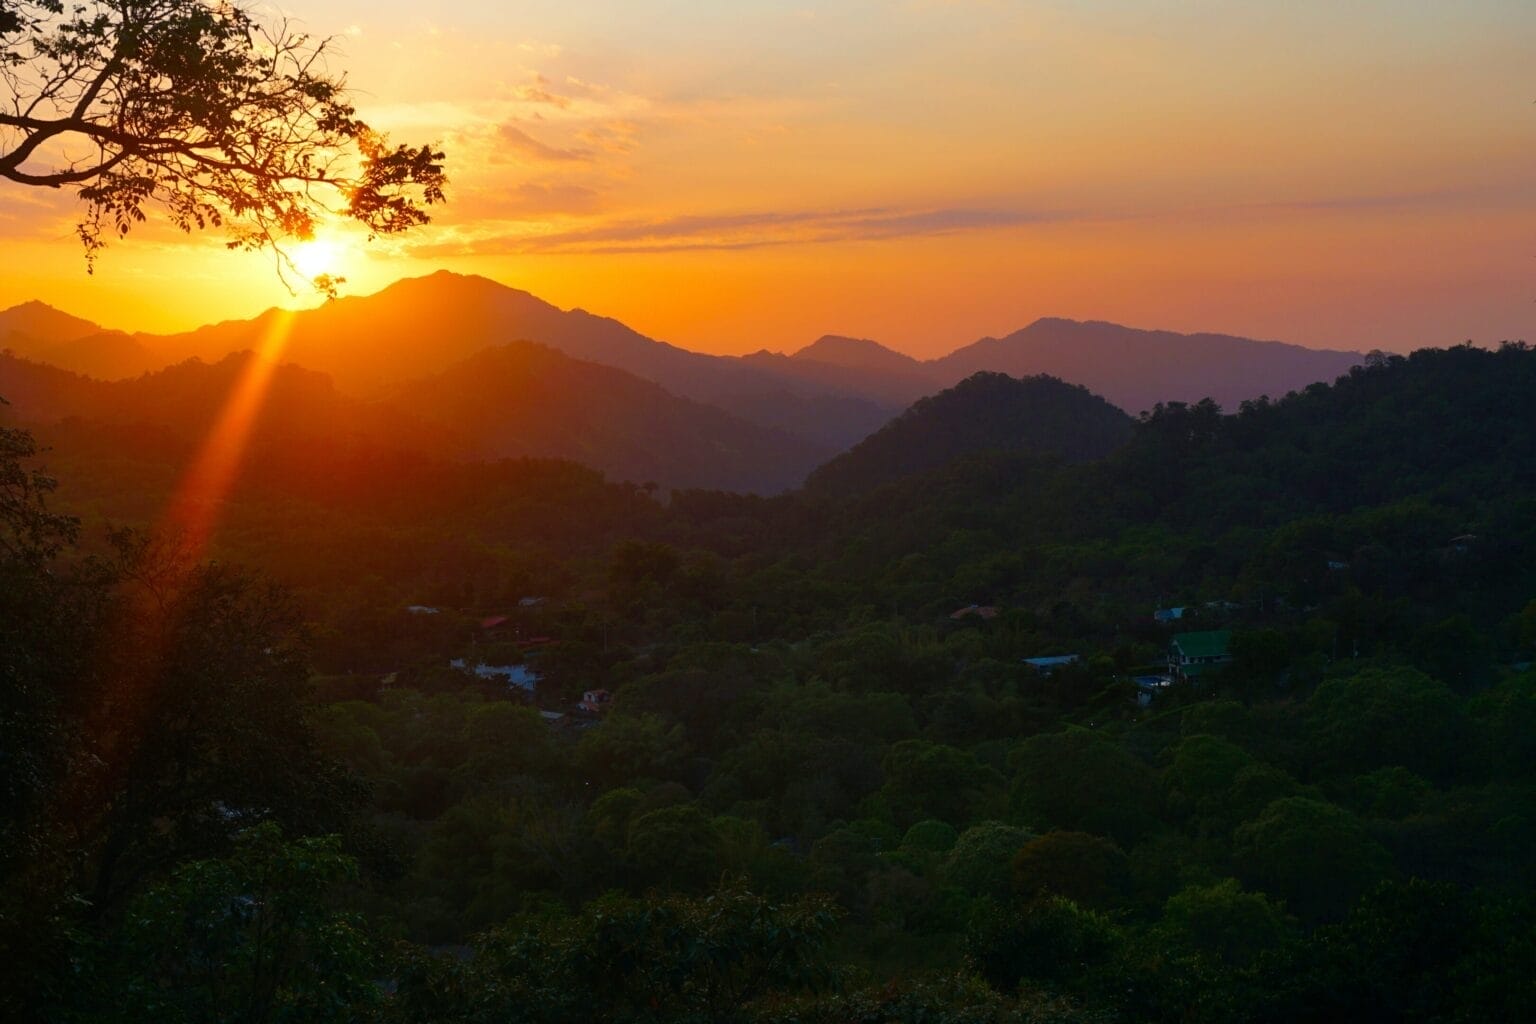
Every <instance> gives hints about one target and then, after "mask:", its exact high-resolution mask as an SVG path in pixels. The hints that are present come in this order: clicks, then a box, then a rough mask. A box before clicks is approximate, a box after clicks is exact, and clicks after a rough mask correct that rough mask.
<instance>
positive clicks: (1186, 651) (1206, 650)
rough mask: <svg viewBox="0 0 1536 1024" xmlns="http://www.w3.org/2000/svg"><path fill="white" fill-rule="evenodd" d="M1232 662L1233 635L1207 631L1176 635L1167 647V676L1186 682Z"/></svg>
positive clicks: (1229, 632) (1212, 630)
mask: <svg viewBox="0 0 1536 1024" xmlns="http://www.w3.org/2000/svg"><path fill="white" fill-rule="evenodd" d="M1231 660H1232V631H1231V630H1230V629H1207V630H1201V631H1200V632H1196V633H1177V634H1175V635H1174V637H1173V640H1172V642H1171V643H1169V645H1168V674H1169V675H1170V676H1172V677H1173V678H1174V679H1177V680H1180V681H1182V682H1188V681H1191V680H1194V679H1198V678H1199V677H1200V676H1202V675H1204V674H1205V673H1207V672H1209V671H1210V670H1211V669H1213V668H1215V667H1216V666H1218V665H1225V664H1226V663H1228V662H1230V661H1231Z"/></svg>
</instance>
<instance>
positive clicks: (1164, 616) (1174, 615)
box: [1152, 605, 1189, 625]
mask: <svg viewBox="0 0 1536 1024" xmlns="http://www.w3.org/2000/svg"><path fill="white" fill-rule="evenodd" d="M1188 610H1189V608H1188V607H1186V606H1184V605H1180V606H1179V607H1177V608H1159V609H1157V610H1156V611H1155V612H1153V613H1152V621H1153V622H1156V623H1158V624H1160V625H1161V624H1165V623H1169V622H1178V621H1179V620H1180V619H1182V618H1183V617H1184V613H1185V612H1187V611H1188Z"/></svg>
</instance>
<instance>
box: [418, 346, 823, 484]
mask: <svg viewBox="0 0 1536 1024" xmlns="http://www.w3.org/2000/svg"><path fill="white" fill-rule="evenodd" d="M391 402H392V404H394V405H397V406H400V407H401V408H407V409H411V410H412V411H413V412H415V413H416V414H417V415H419V416H421V417H423V418H425V419H427V420H429V421H432V422H435V423H438V424H440V425H442V426H443V427H444V428H445V429H448V430H451V431H452V433H453V434H454V436H455V438H456V443H455V445H454V448H455V450H456V451H458V452H460V453H461V454H468V455H473V456H477V457H486V458H498V457H509V456H526V455H537V456H546V457H550V456H552V457H557V458H565V459H571V460H572V461H575V462H580V463H582V464H584V465H588V466H592V467H594V468H597V469H601V470H603V471H604V472H605V473H607V474H608V475H609V476H611V477H616V478H618V479H625V480H633V481H636V482H643V481H655V482H658V483H660V484H662V485H663V486H672V487H707V488H716V489H729V490H739V491H761V492H774V491H780V490H784V489H786V488H788V487H791V486H793V485H794V484H796V483H798V482H799V481H800V480H801V479H803V478H804V476H805V473H806V472H807V471H808V469H809V468H810V467H811V466H813V465H815V464H816V462H817V461H819V460H820V459H822V458H824V457H825V456H826V455H827V454H828V452H829V451H830V449H828V448H825V447H820V446H816V445H813V444H811V443H810V442H807V441H805V440H803V439H801V438H798V437H794V436H792V435H789V434H786V433H784V432H782V431H778V430H774V429H771V428H768V427H763V426H760V425H758V424H755V423H750V422H748V421H746V420H744V419H741V418H739V417H736V416H732V415H730V414H728V413H726V412H723V411H721V410H720V409H717V408H715V407H714V406H711V405H706V404H704V403H701V402H695V401H692V400H690V399H686V398H679V397H677V396H675V395H673V394H670V393H669V392H667V391H666V390H665V389H664V388H662V387H661V386H659V385H657V384H654V383H652V382H650V381H646V380H642V379H640V378H639V377H636V376H634V375H633V374H629V373H625V372H624V371H622V370H617V369H614V368H612V367H608V366H600V365H598V364H596V363H590V362H585V361H582V360H577V359H572V358H570V357H569V356H566V355H564V354H562V353H560V352H556V351H555V350H553V349H551V348H548V347H545V346H543V345H537V344H533V343H531V342H513V343H511V344H508V345H502V346H498V347H496V348H490V349H486V350H484V351H481V352H478V353H476V354H475V355H473V356H471V357H469V358H468V359H466V360H465V361H463V362H462V363H459V364H458V365H456V366H454V367H451V368H450V369H448V370H445V371H444V372H442V373H440V374H437V375H435V376H432V377H430V378H427V379H425V380H421V381H415V382H411V383H409V384H406V385H403V386H402V387H401V388H399V389H398V390H397V391H396V392H395V393H394V394H393V395H392V396H391Z"/></svg>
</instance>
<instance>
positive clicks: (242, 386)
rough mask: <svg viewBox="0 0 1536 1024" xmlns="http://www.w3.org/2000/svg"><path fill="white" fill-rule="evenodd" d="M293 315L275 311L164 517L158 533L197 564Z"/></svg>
mask: <svg viewBox="0 0 1536 1024" xmlns="http://www.w3.org/2000/svg"><path fill="white" fill-rule="evenodd" d="M294 316H295V314H294V313H293V312H292V311H291V310H276V311H274V312H273V314H272V322H271V323H270V324H268V325H267V330H266V333H265V335H264V336H263V337H262V340H261V342H260V344H259V345H257V347H256V349H255V350H254V351H253V352H251V354H250V357H249V358H248V359H247V360H246V363H245V366H244V367H243V368H242V369H241V371H240V376H239V379H238V380H237V381H236V382H235V386H234V388H233V389H232V390H231V391H230V394H229V399H228V401H226V402H225V403H224V407H223V409H221V410H220V412H219V415H218V418H217V419H216V420H215V421H214V424H213V426H212V428H211V429H210V430H209V432H208V436H207V437H206V438H205V439H204V440H203V444H202V446H201V447H200V448H199V449H198V452H197V455H196V456H195V457H194V458H193V460H192V462H191V464H190V465H189V466H188V467H187V470H186V472H185V473H184V474H183V475H182V477H181V480H180V481H179V482H178V483H177V486H176V490H175V491H174V492H173V494H172V496H171V499H170V501H169V503H168V504H167V506H166V510H165V514H164V516H162V518H161V528H160V530H159V531H157V532H160V533H162V534H166V535H173V536H176V537H177V538H178V541H179V544H180V545H181V546H182V547H183V549H184V550H185V551H186V553H187V555H189V556H190V557H191V558H192V559H193V560H197V559H200V558H201V557H203V555H204V553H205V552H206V550H207V547H208V542H209V540H210V539H211V538H212V536H213V532H214V530H215V529H216V528H217V526H218V522H219V518H220V515H221V512H222V506H223V504H224V500H225V499H226V498H228V497H229V492H230V489H231V488H232V487H233V485H234V482H235V477H236V475H237V474H238V473H239V471H240V464H241V461H242V460H243V458H244V455H245V451H246V448H247V447H248V445H249V443H250V439H251V433H252V430H253V429H254V427H255V425H256V421H257V419H258V417H259V416H260V414H261V407H262V403H263V402H264V401H265V399H266V395H267V388H268V386H269V385H270V384H271V382H272V373H273V371H274V370H275V369H276V368H277V364H278V360H279V359H280V358H281V357H282V353H283V349H284V348H285V347H286V346H287V344H288V338H289V335H290V333H291V332H292V330H293V320H294Z"/></svg>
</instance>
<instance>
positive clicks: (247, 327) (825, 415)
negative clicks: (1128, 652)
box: [0, 271, 1363, 450]
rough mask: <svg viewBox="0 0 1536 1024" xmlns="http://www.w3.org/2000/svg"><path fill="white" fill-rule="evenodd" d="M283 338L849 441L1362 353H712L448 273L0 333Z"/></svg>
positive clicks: (1233, 391)
mask: <svg viewBox="0 0 1536 1024" xmlns="http://www.w3.org/2000/svg"><path fill="white" fill-rule="evenodd" d="M278 333H281V335H282V336H283V337H284V338H285V339H286V341H285V343H284V347H283V358H284V359H285V360H286V361H289V362H292V363H296V364H298V365H300V366H305V367H308V368H310V369H314V370H318V371H321V372H324V373H327V374H329V375H330V376H331V377H332V379H333V380H334V381H335V384H336V387H337V389H338V390H339V391H341V392H343V393H345V394H350V395H354V396H356V397H361V398H374V397H378V396H381V395H383V394H386V393H388V392H389V391H390V390H391V389H393V388H397V387H399V386H400V385H402V384H404V383H405V382H407V381H411V380H416V379H420V378H424V377H429V376H431V375H434V374H438V373H442V372H444V371H446V370H448V369H449V368H450V367H452V366H454V365H456V364H458V363H460V362H462V361H463V360H465V359H467V358H469V357H471V356H473V355H474V354H475V353H477V352H480V351H482V350H484V349H487V348H491V347H495V346H499V345H503V344H506V343H508V342H511V341H517V340H529V341H534V342H537V343H539V344H543V345H547V346H549V347H550V348H553V349H556V350H558V351H560V352H562V353H564V354H566V355H568V356H571V357H574V358H576V359H579V360H585V361H587V362H589V363H595V364H601V365H603V366H608V367H614V368H617V369H620V370H624V371H626V372H628V373H630V374H633V375H634V376H635V377H638V378H641V379H643V380H647V381H651V382H653V383H656V384H659V385H660V386H661V387H663V388H665V389H666V390H667V391H669V392H671V393H672V394H673V395H674V396H677V397H681V398H689V399H693V400H695V401H697V402H705V403H709V404H712V405H715V406H718V407H719V408H721V409H724V410H727V411H728V412H729V413H730V414H731V415H733V416H735V417H738V418H741V419H744V420H749V421H751V422H753V423H755V424H757V425H759V426H762V427H766V428H769V429H772V430H777V431H783V432H787V433H790V434H794V435H797V436H798V437H800V438H802V439H804V440H806V441H809V442H810V443H811V444H812V445H813V446H819V447H822V448H826V449H831V450H838V449H843V448H846V447H848V446H850V445H852V444H854V443H855V442H857V441H859V440H861V439H862V438H864V437H866V436H868V435H869V434H870V433H871V432H872V431H873V430H875V429H877V428H878V427H879V426H880V425H881V424H883V423H885V422H887V421H888V420H889V419H890V418H891V417H892V416H894V415H896V414H897V413H898V412H899V411H900V410H901V409H903V408H905V407H906V406H908V405H909V404H911V402H912V401H914V400H915V399H916V398H918V397H920V396H922V395H924V394H931V393H932V392H934V391H936V390H938V389H940V388H942V387H946V386H949V385H951V384H954V383H955V382H957V381H960V380H962V379H963V378H965V377H968V376H969V375H971V374H972V373H975V372H977V371H979V370H992V371H998V372H1003V373H1007V374H1010V375H1012V376H1029V375H1034V374H1041V373H1044V374H1049V375H1051V376H1056V377H1060V378H1061V379H1063V380H1067V381H1071V382H1073V383H1078V384H1082V385H1084V386H1085V387H1088V388H1089V389H1090V390H1092V391H1094V392H1095V393H1098V394H1102V395H1104V396H1105V397H1106V398H1108V399H1109V400H1110V401H1112V402H1114V403H1115V404H1117V405H1120V406H1121V407H1122V408H1125V409H1128V410H1131V411H1140V410H1142V409H1146V408H1150V407H1151V406H1152V405H1154V404H1155V403H1157V402H1160V401H1175V400H1177V401H1186V402H1193V401H1198V400H1199V399H1201V398H1205V397H1211V398H1214V399H1216V400H1217V401H1218V402H1220V403H1221V404H1222V405H1223V406H1224V407H1227V408H1234V407H1235V406H1236V405H1237V404H1238V403H1239V402H1241V401H1242V400H1244V399H1247V398H1256V397H1258V396H1259V395H1263V394H1268V395H1271V396H1279V395H1282V394H1284V393H1286V392H1287V391H1291V390H1295V389H1299V388H1303V387H1305V386H1307V385H1308V384H1312V383H1315V382H1318V381H1328V380H1332V379H1333V378H1334V377H1336V376H1338V375H1339V374H1340V373H1342V372H1344V371H1345V370H1347V369H1348V368H1349V366H1351V365H1353V364H1355V363H1357V362H1359V361H1360V359H1361V358H1363V357H1361V356H1359V355H1358V354H1356V353H1350V352H1325V351H1319V350H1314V349H1306V348H1301V347H1299V346H1294V345H1284V344H1280V343H1278V342H1260V341H1253V340H1250V339H1246V338H1237V337H1230V336H1226V335H1215V334H1194V335H1183V334H1175V333H1172V332H1168V331H1143V330H1136V329H1133V328H1127V327H1120V326H1117V325H1114V324H1108V323H1101V322H1090V323H1078V322H1076V321H1071V320H1058V319H1045V320H1038V321H1036V322H1035V323H1033V324H1031V325H1030V326H1028V327H1026V328H1024V329H1023V330H1021V331H1018V332H1015V333H1014V334H1011V335H1008V336H1007V337H1004V338H984V339H982V340H981V341H978V342H976V343H975V344H972V345H968V346H966V347H964V348H962V349H959V350H958V351H956V352H953V353H951V354H950V355H948V356H945V357H943V358H941V359H935V360H929V361H927V362H921V361H918V360H916V359H912V358H910V357H908V356H905V355H902V354H901V353H898V352H894V351H892V350H890V349H888V348H885V347H884V346H881V345H879V344H877V343H876V342H873V341H868V340H863V339H856V338H846V337H840V336H832V335H829V336H827V337H824V338H821V339H819V340H818V341H816V342H814V343H813V344H811V345H808V346H806V347H805V348H802V349H800V350H799V351H797V352H795V353H794V354H793V355H781V354H777V353H771V352H758V353H754V354H753V355H749V356H744V357H740V358H737V357H727V356H711V355H705V354H702V353H698V352H690V351H688V350H686V349H681V348H678V347H677V346H674V345H669V344H666V343H665V342H660V341H656V340H654V339H651V338H648V337H646V336H644V335H642V334H640V333H638V332H636V331H634V330H632V329H631V328H629V327H627V326H625V325H624V324H622V323H620V322H618V321H617V320H613V319H609V318H607V317H601V316H595V315H593V314H591V313H588V312H586V311H584V310H581V309H573V310H561V309H559V308H557V307H555V306H553V305H550V304H549V303H547V302H544V301H543V300H541V299H538V298H536V297H535V296H533V295H530V294H528V293H527V292H523V291H519V290H517V289H515V288H509V287H506V286H505V285H501V284H498V283H496V282H494V281H490V280H487V279H485V278H481V277H466V276H462V275H458V274H452V273H449V272H446V271H440V272H438V273H436V274H432V275H430V276H427V277H422V278H414V279H407V280H402V281H398V282H396V283H395V284H393V285H391V286H389V287H388V288H385V289H384V290H383V291H381V292H379V293H377V294H375V295H369V296H361V297H348V298H342V299H338V300H336V301H333V302H329V303H326V304H325V305H324V306H322V307H320V308H318V309H313V310H307V311H302V312H299V313H293V314H289V313H284V312H281V311H278V310H269V311H268V312H266V313H263V314H261V315H260V316H258V317H255V318H254V319H251V320H233V321H226V322H224V323H218V324H211V325H208V326H205V327H201V328H198V329H197V330H195V331H189V332H184V333H181V334H172V335H152V334H142V333H141V334H133V335H124V334H121V333H118V332H108V331H103V330H102V329H101V328H100V327H99V326H98V325H96V324H93V323H91V322H90V321H87V320H81V319H79V318H76V317H71V316H69V315H68V314H65V313H61V312H59V311H58V310H54V309H52V308H50V307H48V306H45V305H43V304H42V303H26V304H24V305H22V306H17V307H14V308H12V309H10V310H6V311H4V312H0V336H4V337H8V338H10V339H12V344H11V347H12V349H13V350H14V351H16V352H17V353H18V354H20V355H23V356H25V357H27V358H31V359H35V360H40V361H45V362H49V363H52V364H54V365H57V366H61V367H64V368H68V369H72V370H76V371H79V372H82V373H86V374H88V375H90V376H94V377H100V378H102V379H116V378H121V377H128V376H136V375H138V374H139V373H141V372H143V371H145V370H148V369H158V368H162V367H165V366H169V365H173V364H176V363H179V362H182V361H184V360H186V359H188V358H198V359H201V360H203V361H204V362H208V363H216V362H218V361H219V360H220V359H222V358H223V357H224V356H225V355H227V354H229V353H230V352H236V351H243V350H247V349H255V348H257V347H259V346H261V345H263V344H264V343H265V342H266V341H267V339H268V338H269V337H272V336H274V335H275V334H278Z"/></svg>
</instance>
